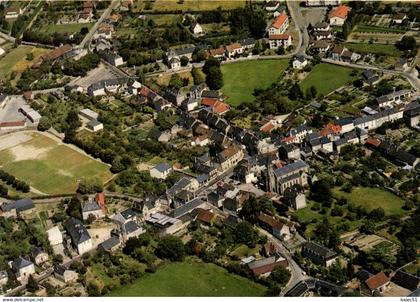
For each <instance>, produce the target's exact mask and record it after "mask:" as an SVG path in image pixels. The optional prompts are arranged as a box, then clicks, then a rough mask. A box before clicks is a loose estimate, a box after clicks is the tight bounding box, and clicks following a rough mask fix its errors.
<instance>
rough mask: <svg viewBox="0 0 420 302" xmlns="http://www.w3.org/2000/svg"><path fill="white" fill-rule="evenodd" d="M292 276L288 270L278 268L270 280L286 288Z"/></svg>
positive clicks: (274, 270)
mask: <svg viewBox="0 0 420 302" xmlns="http://www.w3.org/2000/svg"><path fill="white" fill-rule="evenodd" d="M290 276H291V274H290V271H289V270H288V269H286V268H283V267H281V266H278V267H276V268H274V269H273V271H272V272H271V274H270V277H269V279H270V280H272V281H274V282H276V283H280V285H281V286H284V285H286V284H287V282H289V279H290Z"/></svg>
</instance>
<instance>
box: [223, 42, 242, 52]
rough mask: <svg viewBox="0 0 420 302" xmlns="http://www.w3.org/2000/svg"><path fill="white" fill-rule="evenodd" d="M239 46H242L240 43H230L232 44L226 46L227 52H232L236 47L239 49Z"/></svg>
mask: <svg viewBox="0 0 420 302" xmlns="http://www.w3.org/2000/svg"><path fill="white" fill-rule="evenodd" d="M240 48H242V45H241V44H239V43H232V44H230V45H227V46H226V50H227V52H233V51H235V50H237V49H240Z"/></svg>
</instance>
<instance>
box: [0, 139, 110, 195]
mask: <svg viewBox="0 0 420 302" xmlns="http://www.w3.org/2000/svg"><path fill="white" fill-rule="evenodd" d="M0 167H1V168H2V169H3V170H5V171H7V172H9V173H11V174H12V175H14V176H15V177H17V178H18V179H22V180H24V181H26V182H27V183H29V184H30V185H31V187H33V188H34V189H35V191H37V192H35V193H45V194H65V193H73V192H75V190H76V189H77V186H78V182H79V181H80V180H81V179H83V178H84V177H86V178H91V177H97V178H99V179H100V180H102V181H103V182H106V181H107V180H109V179H110V178H111V177H112V173H111V172H110V171H109V167H108V166H107V165H105V164H103V163H101V162H99V161H96V160H94V159H91V158H89V157H88V156H86V155H84V154H82V153H81V152H79V151H77V150H75V148H72V147H69V146H67V145H64V144H62V143H59V142H57V141H56V140H54V139H52V138H50V137H48V136H46V135H45V134H41V133H28V132H25V133H24V132H20V133H15V134H11V135H7V136H3V137H1V138H0ZM38 191H39V192H38Z"/></svg>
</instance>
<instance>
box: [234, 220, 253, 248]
mask: <svg viewBox="0 0 420 302" xmlns="http://www.w3.org/2000/svg"><path fill="white" fill-rule="evenodd" d="M233 236H234V239H235V242H237V243H244V244H246V245H247V246H249V247H255V245H256V243H257V239H258V234H257V231H256V230H255V229H254V227H253V226H252V224H250V223H249V222H247V221H241V222H239V223H238V224H236V226H235V229H234V232H233Z"/></svg>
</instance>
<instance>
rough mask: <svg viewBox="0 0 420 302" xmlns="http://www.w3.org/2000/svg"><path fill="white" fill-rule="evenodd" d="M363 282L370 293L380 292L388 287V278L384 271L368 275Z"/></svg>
mask: <svg viewBox="0 0 420 302" xmlns="http://www.w3.org/2000/svg"><path fill="white" fill-rule="evenodd" d="M365 282H366V285H367V286H368V288H369V289H370V291H371V292H372V293H373V292H375V291H378V292H380V293H382V292H384V291H385V290H386V289H387V288H388V287H389V284H390V279H389V277H387V275H385V273H384V272H380V273H377V274H376V275H374V276H372V277H370V278H369V279H367V280H366V281H365Z"/></svg>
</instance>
